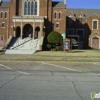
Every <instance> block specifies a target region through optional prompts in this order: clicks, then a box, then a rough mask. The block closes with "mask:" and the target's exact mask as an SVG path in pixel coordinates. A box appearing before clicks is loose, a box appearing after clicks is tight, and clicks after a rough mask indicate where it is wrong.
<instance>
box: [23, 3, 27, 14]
mask: <svg viewBox="0 0 100 100" xmlns="http://www.w3.org/2000/svg"><path fill="white" fill-rule="evenodd" d="M24 15H27V2H25V3H24Z"/></svg>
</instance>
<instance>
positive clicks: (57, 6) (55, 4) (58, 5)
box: [52, 2, 64, 8]
mask: <svg viewBox="0 0 100 100" xmlns="http://www.w3.org/2000/svg"><path fill="white" fill-rule="evenodd" d="M52 7H54V8H62V7H64V2H52Z"/></svg>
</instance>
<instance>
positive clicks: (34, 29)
mask: <svg viewBox="0 0 100 100" xmlns="http://www.w3.org/2000/svg"><path fill="white" fill-rule="evenodd" d="M34 35H35V20H34V22H33V39H34Z"/></svg>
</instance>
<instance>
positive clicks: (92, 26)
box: [92, 19, 99, 30]
mask: <svg viewBox="0 0 100 100" xmlns="http://www.w3.org/2000/svg"><path fill="white" fill-rule="evenodd" d="M94 21H97V29H93V22H94ZM98 23H99V21H98V19H93V20H92V30H98V26H99V24H98Z"/></svg>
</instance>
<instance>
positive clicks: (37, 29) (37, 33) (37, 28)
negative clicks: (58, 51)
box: [34, 27, 40, 39]
mask: <svg viewBox="0 0 100 100" xmlns="http://www.w3.org/2000/svg"><path fill="white" fill-rule="evenodd" d="M39 32H40V28H39V27H36V28H35V35H34V38H35V39H36V38H39V35H40V34H39Z"/></svg>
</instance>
